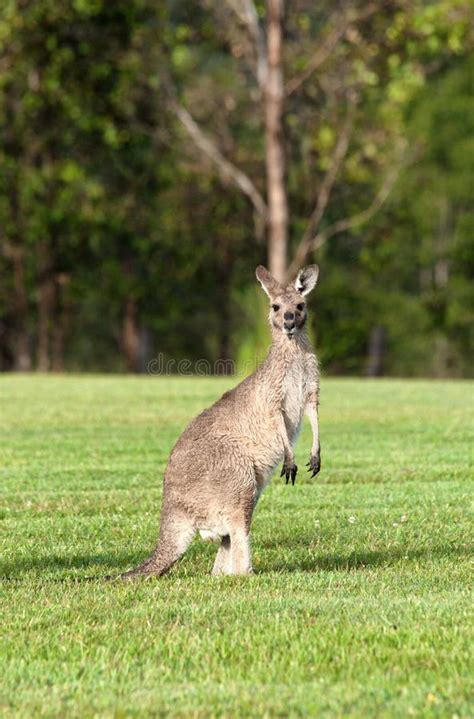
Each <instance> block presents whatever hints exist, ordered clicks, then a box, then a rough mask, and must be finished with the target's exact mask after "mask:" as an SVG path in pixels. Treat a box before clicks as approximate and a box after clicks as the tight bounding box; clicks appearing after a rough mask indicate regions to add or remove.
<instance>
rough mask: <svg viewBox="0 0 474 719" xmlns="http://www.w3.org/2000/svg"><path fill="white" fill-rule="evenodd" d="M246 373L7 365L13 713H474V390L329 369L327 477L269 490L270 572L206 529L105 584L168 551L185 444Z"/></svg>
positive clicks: (257, 532) (304, 439)
mask: <svg viewBox="0 0 474 719" xmlns="http://www.w3.org/2000/svg"><path fill="white" fill-rule="evenodd" d="M230 383H232V380H231V381H230ZM228 387H229V380H228V379H226V380H224V379H204V378H199V379H189V378H188V379H186V378H169V377H168V378H157V379H153V380H152V379H143V378H141V379H138V378H125V379H124V378H118V379H117V378H115V379H114V378H110V377H109V378H107V377H89V378H73V377H47V378H39V377H8V378H0V454H1V456H2V469H1V474H2V495H3V497H2V499H3V501H2V509H1V510H0V512H1V514H0V517H1V521H2V525H3V531H2V534H1V540H0V541H1V545H2V546H1V551H0V555H1V557H2V566H1V569H0V575H1V577H2V580H1V581H0V592H1V604H2V622H1V628H0V632H1V641H0V647H1V648H0V658H1V663H2V679H1V684H2V697H1V703H2V715H3V716H5V717H15V719H21V718H23V717H25V718H26V717H28V718H29V717H31V716H43V715H46V716H48V717H58V718H59V717H64V716H68V717H78V718H79V717H81V719H88V718H89V717H93V716H107V717H108V716H137V717H138V716H140V717H156V716H170V717H200V718H201V717H202V719H204V718H206V719H207V718H208V717H216V718H217V717H222V716H232V717H249V716H267V717H282V716H292V717H293V716H294V717H307V716H312V717H316V716H318V717H330V718H332V717H340V716H344V717H354V719H355V718H356V717H357V718H360V717H365V718H372V717H374V718H375V717H377V718H378V717H386V718H387V719H388V718H391V717H393V718H395V717H402V716H412V715H413V716H416V717H426V718H427V719H428V717H429V718H434V717H446V716H450V717H452V716H459V717H464V716H466V717H467V716H469V714H470V701H471V699H472V688H473V687H472V678H473V671H472V643H473V637H472V621H471V619H472V564H471V558H472V554H470V550H471V549H472V514H471V513H470V507H469V504H470V498H471V496H472V471H471V468H470V467H469V466H468V463H467V462H466V458H467V456H468V455H469V451H470V448H471V445H472V432H471V431H470V417H471V406H470V397H471V396H472V391H473V386H472V383H468V382H449V383H442V382H420V381H416V382H415V381H389V380H383V381H374V382H367V381H365V382H363V381H357V380H347V379H344V380H334V379H331V380H325V381H324V382H323V384H322V404H321V437H322V457H323V467H322V471H321V474H320V475H318V478H317V479H316V480H314V481H310V480H308V479H306V478H304V473H303V472H301V477H299V478H298V480H297V483H296V485H295V487H294V488H292V487H288V486H285V485H284V484H283V480H282V479H279V478H278V476H277V477H275V478H274V480H273V482H272V484H271V485H270V486H269V487H268V489H267V490H266V491H265V493H264V494H263V497H262V499H261V502H260V503H259V505H258V508H257V511H256V513H255V517H254V521H253V526H252V547H253V555H254V570H255V573H254V575H253V576H251V577H246V578H220V579H219V578H215V577H211V576H209V571H210V568H211V566H212V562H213V557H214V554H215V552H216V547H215V545H209V544H206V543H204V542H201V541H196V542H195V543H194V544H193V545H192V547H191V548H190V550H189V551H188V553H187V554H186V556H185V557H184V558H183V560H182V562H181V563H180V564H179V565H178V566H176V567H175V568H174V569H173V570H172V571H171V572H170V574H169V575H168V576H166V577H163V578H162V579H160V580H156V581H143V582H138V583H136V584H133V585H130V584H127V585H124V584H122V583H115V582H112V583H105V582H103V581H102V579H103V577H104V576H105V575H107V574H111V573H112V574H114V573H118V572H120V571H122V570H124V569H126V568H129V567H131V566H133V565H134V564H135V563H137V562H138V561H140V560H142V559H143V558H144V557H145V556H146V554H147V553H148V552H149V551H150V550H151V548H152V546H153V544H154V542H155V540H156V536H157V531H158V519H159V517H158V513H159V507H160V498H161V475H162V473H163V470H164V467H165V463H166V461H167V457H168V454H169V452H170V450H171V447H172V446H173V444H174V442H175V441H176V439H177V437H178V435H179V433H180V432H181V431H182V429H183V428H184V426H185V424H186V423H187V422H188V420H189V419H190V418H191V417H192V416H193V415H195V414H196V413H197V412H199V411H201V410H202V409H203V408H204V407H205V406H208V405H209V404H210V403H212V402H213V401H214V400H215V399H217V397H219V395H220V394H221V393H222V392H224V390H225V389H227V388H228ZM39 416H41V426H39V425H38V417H39ZM310 446H311V438H310V429H309V426H305V427H304V430H303V433H302V436H301V439H300V441H299V443H298V445H297V463H298V465H299V466H300V467H303V466H304V462H305V460H306V458H307V456H308V453H309V450H310ZM91 578H92V581H91ZM86 580H88V581H86ZM94 580H95V581H94Z"/></svg>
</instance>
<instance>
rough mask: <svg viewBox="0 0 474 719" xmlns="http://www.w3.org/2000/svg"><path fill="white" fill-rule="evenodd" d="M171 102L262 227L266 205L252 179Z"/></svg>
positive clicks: (202, 148)
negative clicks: (251, 206)
mask: <svg viewBox="0 0 474 719" xmlns="http://www.w3.org/2000/svg"><path fill="white" fill-rule="evenodd" d="M171 104H172V107H173V110H174V112H175V114H176V116H177V118H178V119H179V121H180V122H181V124H182V125H183V127H184V128H185V129H186V131H187V132H188V134H189V136H190V137H191V138H192V140H193V141H194V143H195V145H196V147H198V149H199V150H201V152H203V153H204V154H205V155H206V156H207V157H208V158H209V159H210V160H212V162H213V163H214V165H215V166H216V167H217V170H218V172H219V175H220V176H221V178H222V180H223V181H224V182H232V183H233V184H234V185H236V187H238V188H239V189H240V190H241V191H242V192H243V193H244V195H246V196H247V197H248V198H249V200H250V201H251V203H252V204H253V206H254V208H255V211H256V213H257V222H258V227H261V228H263V227H264V226H265V221H266V216H267V206H266V203H265V200H264V199H263V197H262V195H261V194H260V192H259V191H258V190H257V188H256V187H255V185H254V184H253V182H252V180H251V179H250V178H249V177H248V176H247V175H246V174H245V173H244V172H242V170H240V169H239V168H238V167H236V166H235V165H234V164H232V163H231V162H229V160H227V159H226V158H225V157H224V155H223V154H222V153H221V151H220V150H219V148H218V147H217V145H215V144H214V142H212V140H210V139H209V138H208V137H207V136H206V135H205V134H204V132H203V131H202V130H201V128H200V127H199V125H198V124H197V123H196V121H195V120H194V118H193V117H192V116H191V114H190V113H189V112H188V110H186V108H185V107H183V106H182V105H180V104H179V103H178V102H177V101H176V100H172V103H171Z"/></svg>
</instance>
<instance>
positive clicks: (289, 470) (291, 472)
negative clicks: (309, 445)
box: [280, 461, 298, 485]
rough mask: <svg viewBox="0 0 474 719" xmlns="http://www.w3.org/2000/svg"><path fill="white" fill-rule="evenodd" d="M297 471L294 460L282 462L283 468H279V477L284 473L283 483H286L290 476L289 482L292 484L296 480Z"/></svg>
mask: <svg viewBox="0 0 474 719" xmlns="http://www.w3.org/2000/svg"><path fill="white" fill-rule="evenodd" d="M297 471H298V467H297V466H296V464H295V463H294V462H286V461H285V462H284V463H283V469H282V470H281V474H280V477H283V475H285V477H286V482H285V484H288V482H289V481H290V478H291V484H292V485H294V483H295V481H296V473H297Z"/></svg>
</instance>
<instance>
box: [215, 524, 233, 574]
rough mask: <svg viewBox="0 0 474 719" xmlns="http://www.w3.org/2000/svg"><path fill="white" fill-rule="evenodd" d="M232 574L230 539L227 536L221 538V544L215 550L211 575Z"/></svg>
mask: <svg viewBox="0 0 474 719" xmlns="http://www.w3.org/2000/svg"><path fill="white" fill-rule="evenodd" d="M231 572H232V556H231V551H230V537H229V535H228V534H227V535H226V536H225V537H222V539H221V544H220V547H219V549H218V550H217V555H216V560H215V562H214V567H213V568H212V573H213V574H231Z"/></svg>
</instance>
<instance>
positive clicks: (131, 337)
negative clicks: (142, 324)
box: [122, 295, 140, 372]
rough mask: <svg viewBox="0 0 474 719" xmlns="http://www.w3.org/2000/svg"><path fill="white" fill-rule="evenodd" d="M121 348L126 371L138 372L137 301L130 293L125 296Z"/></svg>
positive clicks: (138, 334)
mask: <svg viewBox="0 0 474 719" xmlns="http://www.w3.org/2000/svg"><path fill="white" fill-rule="evenodd" d="M122 349H123V354H124V358H125V367H126V370H127V372H138V370H139V365H140V333H139V330H138V312H137V303H136V302H135V300H134V298H133V297H131V296H130V295H129V296H128V297H126V298H125V311H124V317H123V326H122Z"/></svg>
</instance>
